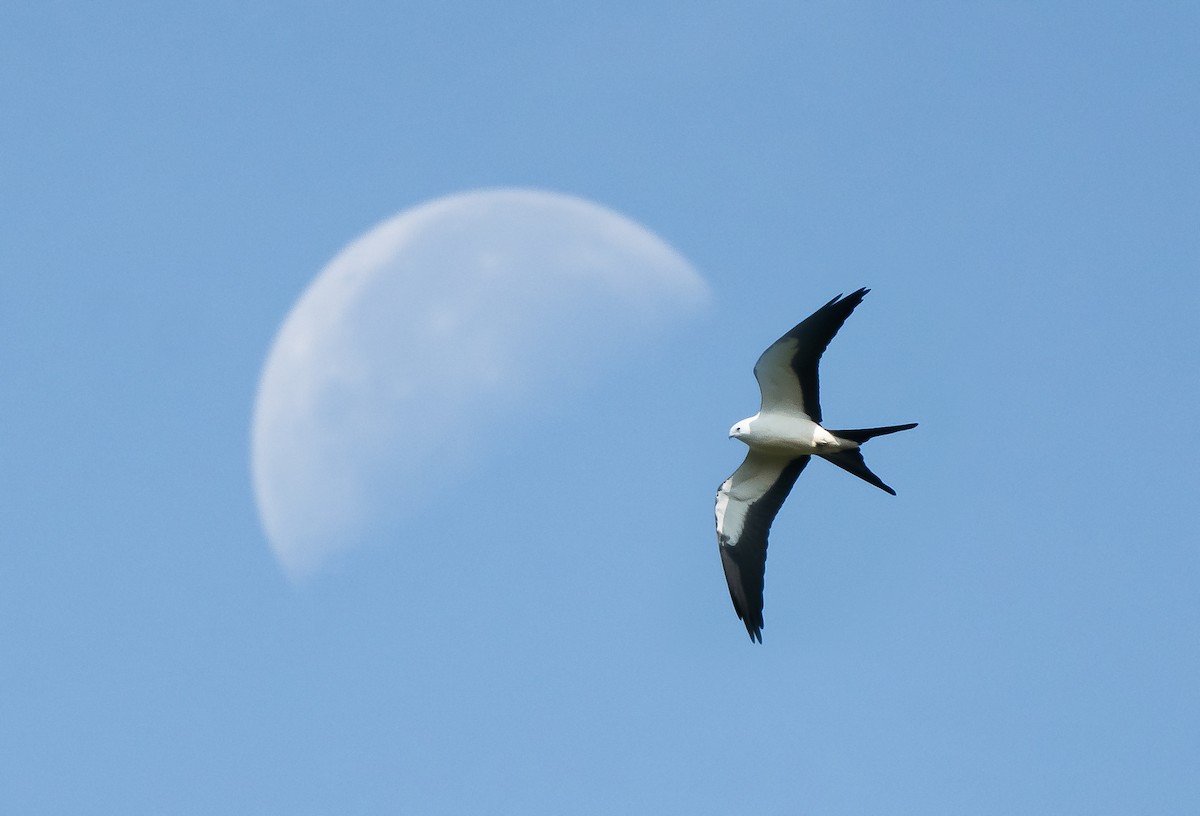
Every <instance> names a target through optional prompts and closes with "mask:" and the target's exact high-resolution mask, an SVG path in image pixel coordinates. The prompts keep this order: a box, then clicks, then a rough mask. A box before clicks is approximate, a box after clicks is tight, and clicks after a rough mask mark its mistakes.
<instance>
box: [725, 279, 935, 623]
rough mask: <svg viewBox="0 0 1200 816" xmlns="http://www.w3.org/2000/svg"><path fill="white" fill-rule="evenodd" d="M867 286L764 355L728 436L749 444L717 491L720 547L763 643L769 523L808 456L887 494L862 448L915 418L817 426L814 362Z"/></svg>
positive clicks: (740, 611) (736, 594)
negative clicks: (747, 410)
mask: <svg viewBox="0 0 1200 816" xmlns="http://www.w3.org/2000/svg"><path fill="white" fill-rule="evenodd" d="M868 291H870V290H868V289H859V290H858V291H857V292H854V293H852V294H851V295H850V296H848V297H846V298H842V296H841V295H839V296H838V297H835V298H834V299H833V300H831V301H829V302H828V303H826V304H825V305H824V306H822V307H821V308H820V309H818V310H817V311H816V312H814V313H813V314H812V315H810V316H809V317H808V318H806V319H805V320H804V321H802V322H800V323H799V324H797V325H796V326H795V328H793V329H792V330H791V331H790V332H788V333H787V334H785V335H784V336H783V337H781V338H779V339H778V340H777V341H775V342H774V343H773V344H771V346H770V347H769V348H768V349H767V350H766V351H764V352H763V353H762V356H760V357H759V358H758V362H757V363H755V366H754V377H755V379H756V380H758V385H759V390H760V392H761V394H762V403H761V405H760V407H759V410H758V413H757V414H755V415H754V416H752V417H747V418H746V419H743V420H741V421H739V422H737V423H736V424H735V425H734V426H733V427H732V428H730V429H729V436H730V438H732V439H737V440H739V441H741V442H743V443H745V444H746V446H747V447H749V449H750V450H749V452H748V453H747V454H746V459H745V461H743V462H742V464H741V466H740V467H739V468H738V469H737V470H736V471H734V473H733V475H732V476H730V477H729V478H728V479H726V480H725V482H724V483H723V484H722V485H721V487H720V488H719V489H718V490H717V503H716V522H717V544H718V547H719V549H720V553H721V563H722V565H723V567H724V569H725V579H726V581H727V582H728V585H729V595H730V597H731V598H732V600H733V607H734V610H735V611H736V612H737V615H738V617H739V618H741V620H742V622H743V623H744V624H745V625H746V631H747V632H749V634H750V639H751V640H757V641H758V642H760V643H761V642H762V627H763V618H762V608H763V578H764V574H765V571H766V558H767V536H768V533H769V532H770V529H771V523H772V522H773V521H774V520H775V516H776V514H777V513H778V512H779V509H780V508H781V507H782V506H783V502H784V500H785V499H786V498H787V496H788V493H789V492H791V489H792V486H793V485H794V484H795V482H796V479H797V477H799V475H800V473H801V472H802V471H803V470H804V468H805V467H806V466H807V465H808V462H809V459H810V458H811V457H812V456H819V457H821V458H822V459H825V460H826V461H829V462H832V463H833V464H835V465H837V466H838V467H840V468H842V469H843V470H846V471H847V472H849V473H853V474H854V475H855V476H858V477H859V478H861V479H863V480H864V481H867V482H869V483H871V484H873V485H875V486H876V487H878V488H880V489H881V490H884V491H886V492H888V493H891V494H892V495H895V494H896V491H894V490H892V488H890V487H888V486H887V485H886V484H884V483H883V481H882V480H881V479H880V478H879V477H878V476H876V475H875V474H874V473H872V472H871V470H870V469H869V468H868V467H867V465H866V462H864V461H863V457H862V453H861V451H860V448H861V447H862V445H863V444H864V443H865V442H867V440H869V439H872V438H874V437H876V436H883V435H885V434H890V433H896V432H897V431H906V430H908V429H909V428H915V427H916V423H909V424H907V425H890V426H887V427H882V428H862V429H856V430H843V431H837V430H834V431H831V430H827V429H826V428H824V427H823V426H822V425H821V404H820V399H819V390H820V387H819V378H818V375H817V365H818V363H819V362H820V359H821V355H822V354H823V353H824V352H825V349H826V348H827V347H828V346H829V341H830V340H832V339H833V336H834V335H835V334H837V331H838V329H840V328H841V326H842V324H843V323H844V322H845V321H846V318H847V317H849V316H850V313H851V312H852V311H854V308H855V307H856V306H858V304H859V303H861V302H862V299H863V298H864V297H865V296H866V294H867V292H868Z"/></svg>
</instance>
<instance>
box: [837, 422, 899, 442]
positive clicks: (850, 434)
mask: <svg viewBox="0 0 1200 816" xmlns="http://www.w3.org/2000/svg"><path fill="white" fill-rule="evenodd" d="M915 427H917V423H915V422H910V423H908V424H907V425H888V426H887V427H886V428H859V429H858V430H856V431H830V433H831V434H833V435H834V436H838V437H841V438H842V439H849V440H850V441H851V442H857V443H858V444H860V445H861V444H862V443H864V442H866V441H867V440H868V439H874V438H875V437H877V436H886V435H887V434H894V433H899V432H900V431H907V430H909V429H911V428H915Z"/></svg>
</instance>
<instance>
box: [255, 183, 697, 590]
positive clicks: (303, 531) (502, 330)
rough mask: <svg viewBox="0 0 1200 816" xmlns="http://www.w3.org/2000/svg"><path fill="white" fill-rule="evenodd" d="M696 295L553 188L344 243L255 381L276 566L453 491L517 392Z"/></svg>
mask: <svg viewBox="0 0 1200 816" xmlns="http://www.w3.org/2000/svg"><path fill="white" fill-rule="evenodd" d="M707 299H708V287H707V285H706V284H705V282H704V280H703V279H702V278H701V277H700V276H699V275H698V274H697V273H696V271H695V270H694V269H693V268H692V267H691V265H690V264H688V262H687V261H686V260H684V258H683V257H682V256H681V255H680V254H679V253H678V252H676V251H675V250H673V249H672V248H671V247H670V246H668V245H667V244H666V243H665V242H663V241H662V240H661V239H659V238H658V237H657V236H655V235H654V234H653V233H651V232H649V231H648V230H646V229H645V228H643V227H641V226H639V225H638V224H636V223H634V222H633V221H631V220H629V219H627V218H625V217H623V216H621V215H619V214H617V213H615V212H613V211H612V210H609V209H606V208H604V207H601V206H598V205H596V204H593V203H591V202H588V201H585V200H583V199H580V198H574V197H571V196H565V195H559V194H554V193H548V192H541V191H535V190H523V189H499V190H483V191H473V192H466V193H462V194H458V195H452V196H448V197H445V198H440V199H437V200H435V201H431V202H429V203H426V204H423V205H421V206H418V207H414V208H413V209H410V210H406V211H404V212H401V213H399V214H398V215H396V216H394V217H392V218H390V219H388V220H387V221H384V222H383V223H382V224H380V225H378V226H377V227H375V228H374V229H372V230H370V231H369V232H367V233H365V234H364V235H362V236H361V237H359V238H357V239H355V240H354V241H353V242H351V243H350V244H349V245H348V246H347V247H345V248H344V249H343V250H342V251H341V252H339V253H338V254H337V256H336V257H334V259H333V260H332V261H330V263H329V265H328V266H326V267H325V269H324V270H322V271H321V273H320V275H318V276H317V278H316V279H315V280H314V281H313V283H312V284H311V285H310V286H309V287H308V289H307V291H305V292H304V294H303V295H302V296H301V298H300V300H299V301H298V302H297V303H296V305H295V307H294V308H293V309H292V311H291V313H290V314H289V315H288V316H287V319H286V320H285V321H284V323H283V326H282V327H281V328H280V330H279V333H278V335H277V336H276V338H275V342H274V345H273V347H272V348H271V351H270V354H269V355H268V357H267V361H266V364H265V366H264V368H263V373H262V377H261V379H260V381H259V386H258V396H257V399H256V403H255V407H254V420H253V428H252V433H251V436H252V439H251V447H252V451H251V468H252V471H253V479H254V490H255V495H256V498H257V501H258V508H259V514H260V516H261V518H262V524H263V528H264V530H265V532H266V535H267V539H268V541H269V542H270V545H271V548H272V550H273V551H274V553H275V556H276V558H277V559H278V561H279V563H280V565H281V566H282V567H283V568H284V570H285V572H287V573H288V575H289V576H291V577H292V578H293V579H302V578H304V577H307V576H308V575H310V574H312V573H313V572H315V571H316V570H317V569H318V568H320V567H321V566H322V564H323V563H325V562H326V561H327V560H328V559H329V558H331V557H332V556H335V555H337V554H338V553H340V552H342V551H344V550H346V549H348V548H350V547H352V546H354V545H355V544H357V543H359V542H360V541H362V540H363V539H364V537H367V536H369V535H370V532H371V531H372V529H376V528H377V527H378V526H379V525H380V523H381V522H382V521H384V520H386V519H394V518H395V517H396V514H397V513H400V514H403V513H404V512H406V511H407V510H408V509H409V508H412V507H414V506H416V505H419V503H420V501H421V500H422V499H426V498H430V497H431V496H432V495H436V494H437V492H438V491H442V490H446V489H448V488H450V487H452V486H453V484H454V478H455V472H456V468H461V466H462V465H463V464H464V463H470V462H472V461H474V460H475V458H476V457H477V456H478V452H479V451H480V450H481V448H482V446H484V445H485V444H486V441H487V435H486V434H485V433H483V431H489V430H490V431H494V430H495V428H496V423H497V421H498V420H503V419H504V418H506V417H510V416H511V415H512V413H513V412H514V411H515V410H516V409H517V408H518V407H519V405H520V403H521V401H522V400H529V399H530V398H531V396H535V395H536V398H537V399H538V400H539V401H545V400H553V399H554V398H555V393H556V392H557V391H562V390H564V388H569V387H570V386H571V385H573V384H575V383H580V382H587V381H588V377H587V371H588V368H587V367H588V366H589V365H591V364H596V363H598V362H600V361H602V359H603V357H604V355H608V356H613V355H615V354H617V353H619V352H620V351H621V350H622V349H623V348H624V349H626V350H628V349H631V348H632V347H633V345H632V344H633V341H635V340H636V339H637V338H639V337H646V336H648V330H650V329H654V328H655V327H658V326H661V325H662V324H666V323H669V322H670V321H671V320H672V319H673V318H675V317H678V316H680V315H683V314H686V313H688V312H690V311H693V310H695V309H696V308H697V307H699V306H701V305H703V304H704V303H705V302H706V301H707ZM397 543H398V544H400V545H403V542H402V541H398V542H397Z"/></svg>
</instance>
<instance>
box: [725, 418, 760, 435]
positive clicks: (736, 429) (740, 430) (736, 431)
mask: <svg viewBox="0 0 1200 816" xmlns="http://www.w3.org/2000/svg"><path fill="white" fill-rule="evenodd" d="M757 417H758V414H755V415H754V416H752V417H749V418H747V419H742V420H739V421H738V422H737V423H736V424H735V425H734V426H733V427H732V428H730V429H729V438H730V439H741V438H742V437H743V436H746V435H748V434H749V433H750V426H751V425H752V424H753V423H754V420H755V419H756V418H757Z"/></svg>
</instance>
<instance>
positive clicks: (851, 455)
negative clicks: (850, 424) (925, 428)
mask: <svg viewBox="0 0 1200 816" xmlns="http://www.w3.org/2000/svg"><path fill="white" fill-rule="evenodd" d="M915 427H917V423H915V422H910V423H909V424H907V425H889V426H887V427H886V428H860V429H858V430H853V431H830V433H831V434H833V435H834V436H836V437H839V438H841V439H849V440H850V441H851V442H857V443H858V444H859V445H862V444H863V443H864V442H866V441H867V440H868V439H874V438H875V437H877V436H885V435H887V434H893V433H897V432H899V431H907V430H909V429H910V428H915ZM821 458H822V459H824V460H826V461H827V462H832V463H833V464H835V465H837V466H838V467H840V468H841V469H842V470H844V471H846V472H847V473H853V474H854V475H855V476H857V477H858V478H860V479H862V480H863V481H864V482H870V483H871V484H873V485H875V486H876V487H878V488H879V489H880V490H883V491H886V492H888V493H891V494H892V495H893V496H895V495H896V491H895V490H892V489H891V488H890V487H888V486H887V485H885V484H884V483H883V480H882V479H880V478H879V477H878V476H876V475H875V474H874V473H872V472H871V469H870V468H869V467H867V463H866V462H864V461H863V456H862V451H861V450H859V449H858V448H852V449H851V450H844V451H838V452H837V453H829V454H822V455H821Z"/></svg>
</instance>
